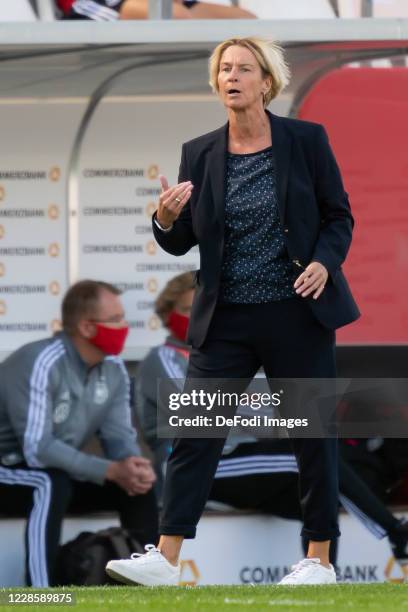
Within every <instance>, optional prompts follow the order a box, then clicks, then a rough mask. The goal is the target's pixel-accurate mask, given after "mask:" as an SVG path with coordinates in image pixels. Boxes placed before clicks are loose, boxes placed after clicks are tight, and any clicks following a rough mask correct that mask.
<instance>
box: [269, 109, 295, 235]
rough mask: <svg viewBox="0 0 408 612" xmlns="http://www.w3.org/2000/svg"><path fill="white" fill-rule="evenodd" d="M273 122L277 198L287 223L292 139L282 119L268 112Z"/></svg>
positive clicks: (282, 218)
mask: <svg viewBox="0 0 408 612" xmlns="http://www.w3.org/2000/svg"><path fill="white" fill-rule="evenodd" d="M266 112H267V113H268V116H269V120H270V122H271V131H272V146H273V153H274V158H275V163H276V182H277V197H278V206H279V216H280V221H281V223H282V225H283V224H284V222H285V207H286V193H287V190H288V178H289V165H290V157H291V153H292V137H291V135H290V133H289V132H288V130H287V129H286V128H285V125H284V122H283V121H282V119H281V117H278V116H277V115H273V114H272V113H270V112H269V111H266Z"/></svg>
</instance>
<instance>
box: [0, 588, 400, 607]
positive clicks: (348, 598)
mask: <svg viewBox="0 0 408 612" xmlns="http://www.w3.org/2000/svg"><path fill="white" fill-rule="evenodd" d="M65 590H69V591H72V592H73V593H75V596H76V604H75V605H71V606H65V605H58V606H55V605H48V604H47V605H42V606H39V605H34V604H28V605H18V606H17V605H12V606H10V605H4V604H2V605H0V612H3V611H4V612H5V611H6V610H7V611H12V610H14V611H15V610H16V608H20V609H22V608H25V609H27V610H30V611H34V610H37V611H39V610H42V611H43V612H44V611H45V610H49V611H51V610H60V612H63V611H64V610H66V611H67V612H70V611H71V612H82V611H88V612H90V611H94V610H95V611H99V610H100V611H101V612H102V611H108V612H110V611H111V610H117V611H118V612H125V611H127V610H131V611H132V612H139V611H140V612H151V611H154V612H190V611H191V612H207V611H208V612H220V611H221V612H224V611H228V612H243V611H244V610H245V611H254V612H261V611H262V612H263V611H264V610H271V612H283V611H284V612H293V611H297V610H305V611H307V612H314V611H315V610H316V611H317V610H318V611H319V612H330V611H333V612H342V611H346V610H347V611H348V612H354V611H360V610H361V611H364V612H377V611H378V612H380V611H381V612H384V611H387V610H390V611H393V612H399V611H401V612H403V611H407V612H408V584H390V583H385V584H355V585H352V584H337V585H328V586H309V587H306V586H302V587H280V586H269V585H268V586H209V587H204V586H203V587H159V588H158V587H155V588H146V587H133V588H132V587H120V586H119V587H88V588H72V589H70V588H67V587H65ZM55 591H58V589H55ZM59 591H60V592H61V589H59ZM0 592H1V595H2V598H3V601H4V597H5V593H9V592H17V590H14V589H13V590H12V591H11V590H8V589H7V590H6V589H2V590H1V591H0ZM18 592H23V591H22V590H21V589H20V590H18ZM24 592H26V593H28V592H30V590H29V589H24ZM35 592H39V590H37V589H36V590H35ZM46 592H50V591H46Z"/></svg>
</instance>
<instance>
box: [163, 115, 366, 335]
mask: <svg viewBox="0 0 408 612" xmlns="http://www.w3.org/2000/svg"><path fill="white" fill-rule="evenodd" d="M267 114H268V117H269V120H270V122H271V129H272V145H273V151H274V157H275V162H276V180H277V197H278V205H279V215H280V220H281V223H282V226H283V230H284V233H285V236H286V246H287V251H288V254H289V258H290V259H291V261H292V263H293V266H294V269H295V270H296V271H297V272H298V273H299V274H300V273H301V272H302V270H303V269H304V268H305V267H306V266H307V265H308V264H309V263H310V262H312V261H319V262H320V263H322V264H323V265H324V266H325V268H326V269H327V270H328V273H329V278H328V280H327V283H326V286H325V288H324V290H323V292H322V294H321V295H320V297H319V298H318V299H317V300H314V299H313V298H312V297H311V296H308V297H306V298H302V297H300V296H299V299H301V300H305V301H306V302H307V303H308V304H309V306H310V308H311V309H312V311H313V313H314V315H315V316H316V318H317V319H318V320H319V321H320V323H321V324H322V325H324V326H325V327H327V328H329V329H336V328H338V327H341V326H342V325H346V324H347V323H351V322H352V321H355V320H356V319H357V318H358V317H359V316H360V313H359V310H358V307H357V305H356V303H355V301H354V299H353V296H352V294H351V291H350V289H349V286H348V284H347V281H346V279H345V277H344V274H343V272H342V269H341V265H342V263H343V262H344V260H345V258H346V255H347V252H348V250H349V247H350V243H351V236H352V230H353V225H354V220H353V217H352V214H351V211H350V205H349V201H348V196H347V194H346V193H345V191H344V188H343V182H342V179H341V175H340V171H339V168H338V165H337V163H336V160H335V158H334V155H333V152H332V150H331V148H330V145H329V141H328V138H327V134H326V131H325V129H324V127H323V126H321V125H319V124H316V123H311V122H308V121H300V120H298V119H289V118H286V117H278V116H277V115H273V114H272V113H270V112H269V111H267ZM227 146H228V123H227V124H226V125H224V126H223V127H221V128H219V129H217V130H215V131H213V132H210V133H208V134H204V135H203V136H200V137H198V138H195V139H194V140H190V141H189V142H187V143H185V144H184V145H183V147H182V155H181V164H180V172H179V182H181V181H187V180H191V181H192V183H193V185H194V189H193V193H192V196H191V199H190V200H189V202H188V203H187V204H186V206H185V207H184V208H183V210H182V212H181V214H180V216H179V218H178V219H177V220H176V221H175V223H174V224H173V227H172V229H171V230H170V231H169V232H163V231H161V230H160V229H159V228H158V227H157V226H156V224H155V223H153V232H154V236H155V238H156V240H157V242H158V243H159V245H160V246H161V247H162V248H163V249H164V250H165V251H167V252H168V253H171V254H172V255H184V254H185V253H187V251H189V250H190V249H191V247H193V246H194V245H196V244H198V246H199V250H200V261H201V265H200V270H198V271H197V272H196V285H197V286H196V292H195V296H194V302H193V308H192V311H191V317H190V326H189V332H188V338H187V340H188V342H189V343H190V344H191V345H192V346H194V347H200V346H201V345H202V344H203V343H204V341H205V338H206V335H207V331H208V327H209V325H210V322H211V318H212V315H213V312H214V308H215V305H216V303H217V298H218V293H219V286H220V278H221V267H222V259H223V249H224V209H225V185H226V178H225V177H226V160H227ZM153 218H154V216H153Z"/></svg>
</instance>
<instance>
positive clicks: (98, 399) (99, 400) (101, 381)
mask: <svg viewBox="0 0 408 612" xmlns="http://www.w3.org/2000/svg"><path fill="white" fill-rule="evenodd" d="M108 395H109V390H108V385H107V384H106V380H105V377H104V376H101V378H98V380H97V381H96V384H95V391H94V402H95V404H104V403H105V402H106V400H107V399H108Z"/></svg>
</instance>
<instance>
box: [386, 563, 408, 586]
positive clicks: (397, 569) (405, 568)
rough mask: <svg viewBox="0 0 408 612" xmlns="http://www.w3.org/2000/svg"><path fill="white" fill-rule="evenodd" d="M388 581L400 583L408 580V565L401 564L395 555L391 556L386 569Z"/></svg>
mask: <svg viewBox="0 0 408 612" xmlns="http://www.w3.org/2000/svg"><path fill="white" fill-rule="evenodd" d="M384 577H385V578H386V580H387V582H393V583H394V584H399V583H402V582H408V565H400V564H399V563H398V561H397V560H396V559H395V557H390V558H389V559H388V561H387V564H386V566H385V569H384Z"/></svg>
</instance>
